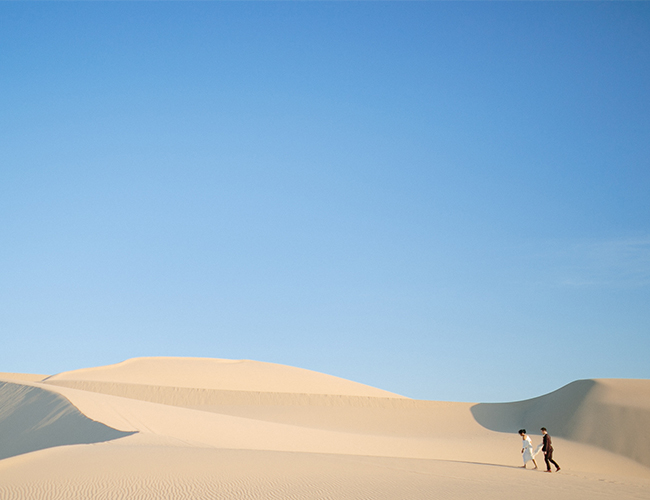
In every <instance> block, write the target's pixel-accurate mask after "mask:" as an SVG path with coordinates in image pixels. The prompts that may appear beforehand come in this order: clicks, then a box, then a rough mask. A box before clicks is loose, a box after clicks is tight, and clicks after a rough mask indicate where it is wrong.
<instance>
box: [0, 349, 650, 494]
mask: <svg viewBox="0 0 650 500" xmlns="http://www.w3.org/2000/svg"><path fill="white" fill-rule="evenodd" d="M18 375H20V374H18ZM648 382H649V381H629V380H587V381H577V382H575V383H573V384H569V385H568V386H566V387H564V388H561V389H559V390H558V391H554V392H553V393H550V394H547V395H545V396H541V397H539V398H533V399H532V400H527V401H519V402H514V403H499V404H472V403H454V402H442V401H419V400H413V399H409V398H405V397H403V396H399V395H395V394H393V393H390V392H387V391H382V390H380V389H376V388H372V387H369V386H365V385H363V384H356V383H354V382H350V381H345V380H343V379H338V378H337V377H331V376H329V375H324V374H318V373H316V372H311V371H309V370H302V369H292V368H291V367H285V366H282V365H273V364H272V363H259V362H252V361H226V360H209V359H205V358H200V359H196V360H194V359H191V358H138V359H136V360H128V361H126V362H123V363H118V364H117V365H110V366H108V367H97V368H90V369H83V370H75V371H72V372H64V373H61V374H57V375H54V376H51V377H47V378H45V379H44V380H42V381H38V380H36V381H26V380H24V378H23V380H22V381H20V379H19V377H18V378H16V379H13V380H5V381H0V444H1V443H3V442H4V440H5V438H7V439H9V440H10V439H14V443H15V444H16V446H14V450H13V451H12V452H11V453H10V454H9V455H8V456H5V457H2V456H0V498H2V499H3V500H5V499H7V500H36V499H48V500H49V499H52V498H66V500H86V499H87V498H102V499H109V500H112V499H120V498H125V497H128V498H134V499H138V500H153V499H159V498H163V497H164V498H169V499H170V500H176V499H181V498H192V499H193V500H195V499H204V498H205V499H215V498H228V499H234V500H239V499H242V500H243V499H249V498H287V499H296V500H303V499H312V498H313V499H316V498H318V499H322V498H336V499H337V500H353V499H354V500H362V499H368V500H370V499H372V500H376V499H380V498H385V499H391V500H392V499H396V498H409V500H425V499H426V500H429V499H430V498H437V497H440V498H450V499H457V500H474V499H475V498H476V497H477V496H481V497H486V498H499V499H509V498H515V497H517V498H519V497H520V496H521V494H522V492H526V493H525V494H526V496H527V497H529V498H533V499H535V500H536V499H538V498H539V499H540V500H541V499H542V498H548V496H549V495H552V496H553V497H554V498H557V499H561V500H582V499H584V500H587V499H589V500H591V499H593V498H601V499H612V500H620V498H639V499H648V500H650V468H648V466H646V465H644V460H646V459H647V455H644V453H647V451H646V450H647V449H648V448H647V447H645V449H644V446H645V445H644V443H645V441H643V439H638V436H637V435H636V434H637V433H636V432H635V428H636V426H639V425H641V426H643V425H646V416H647V415H646V414H647V411H648V409H649V407H650V404H648V395H649V394H650V392H649V387H648V385H647V384H648ZM540 422H541V423H540ZM605 424H607V425H608V429H609V430H608V432H609V434H607V433H606V432H602V430H601V432H600V434H599V436H594V435H593V432H594V430H598V429H602V427H603V426H604V425H605ZM541 425H545V426H546V427H548V428H549V430H550V431H551V434H552V435H553V439H554V444H555V446H556V450H557V455H556V458H557V459H558V461H559V462H560V463H561V464H562V473H560V474H557V475H555V474H554V475H552V476H551V475H547V474H537V473H536V471H535V472H533V471H531V470H528V471H523V470H522V469H521V468H520V467H519V466H520V465H521V454H520V453H519V451H520V448H521V439H520V438H519V436H517V434H516V431H517V429H519V428H520V427H522V426H523V427H527V428H529V430H531V431H534V428H535V427H537V428H539V426H541ZM597 438H599V439H600V440H598V439H597ZM533 440H534V444H538V441H539V437H537V436H533ZM599 447H600V448H599ZM0 449H2V446H0ZM635 453H636V454H635ZM547 476H548V477H547Z"/></svg>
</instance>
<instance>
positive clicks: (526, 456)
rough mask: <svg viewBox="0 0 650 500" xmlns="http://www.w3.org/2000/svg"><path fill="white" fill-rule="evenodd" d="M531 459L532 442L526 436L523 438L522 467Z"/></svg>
mask: <svg viewBox="0 0 650 500" xmlns="http://www.w3.org/2000/svg"><path fill="white" fill-rule="evenodd" d="M533 458H535V453H534V452H533V442H532V441H531V440H530V437H528V436H526V437H525V438H524V465H526V464H527V463H528V462H530V461H531V460H532V459H533Z"/></svg>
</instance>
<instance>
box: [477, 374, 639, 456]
mask: <svg viewBox="0 0 650 500" xmlns="http://www.w3.org/2000/svg"><path fill="white" fill-rule="evenodd" d="M472 414H473V415H474V416H475V417H476V420H477V421H478V422H479V423H480V424H481V425H484V426H485V427H487V428H488V429H492V430H496V431H500V432H511V431H512V430H513V429H518V428H526V429H527V430H528V431H529V433H531V434H539V429H540V428H541V427H543V426H544V427H547V428H549V429H553V434H554V435H555V436H561V437H564V438H567V439H570V440H572V441H577V442H581V443H586V444H591V445H594V446H598V447H600V448H604V449H606V450H609V451H613V452H614V453H618V454H621V455H624V456H627V457H630V458H632V459H633V460H635V461H637V462H639V463H641V464H643V465H645V466H648V467H650V432H649V431H648V429H650V380H621V379H607V380H604V379H599V380H578V381H576V382H573V383H571V384H568V385H566V386H564V387H562V388H561V389H558V390H557V391H555V392H552V393H550V394H547V395H545V396H541V397H538V398H534V399H529V400H526V401H518V402H514V403H496V404H479V405H476V406H474V407H472Z"/></svg>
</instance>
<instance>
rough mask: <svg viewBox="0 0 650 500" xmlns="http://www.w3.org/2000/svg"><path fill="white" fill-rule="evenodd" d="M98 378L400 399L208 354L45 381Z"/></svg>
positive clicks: (288, 368)
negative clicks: (213, 357) (210, 356)
mask: <svg viewBox="0 0 650 500" xmlns="http://www.w3.org/2000/svg"><path fill="white" fill-rule="evenodd" d="M64 380H65V381H78V380H82V381H99V382H111V383H129V384H143V385H155V386H164V387H189V388H192V389H195V388H199V389H216V390H219V389H221V390H231V391H259V392H283V393H308V394H336V395H344V396H375V397H393V398H403V397H404V396H400V395H398V394H393V393H390V392H388V391H384V390H381V389H376V388H374V387H370V386H367V385H364V384H359V383H358V382H352V381H351V380H345V379H342V378H339V377H334V376H332V375H326V374H324V373H318V372H314V371H311V370H305V369H303V368H295V367H293V366H286V365H279V364H275V363H264V362H261V361H249V360H229V359H212V358H134V359H129V360H127V361H124V362H122V363H118V364H115V365H109V366H100V367H97V368H86V369H82V370H75V371H71V372H65V373H60V374H58V375H54V376H52V377H48V378H47V379H46V382H49V383H52V382H57V381H64Z"/></svg>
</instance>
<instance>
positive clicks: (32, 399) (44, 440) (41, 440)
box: [0, 381, 132, 459]
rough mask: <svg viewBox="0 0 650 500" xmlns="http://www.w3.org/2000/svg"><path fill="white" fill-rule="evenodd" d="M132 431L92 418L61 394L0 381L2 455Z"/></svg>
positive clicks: (105, 439)
mask: <svg viewBox="0 0 650 500" xmlns="http://www.w3.org/2000/svg"><path fill="white" fill-rule="evenodd" d="M130 434H132V433H130V432H121V431H118V430H116V429H112V428H110V427H108V426H106V425H104V424H103V423H101V422H96V421H94V420H91V419H89V418H88V417H86V416H85V415H84V414H83V413H81V412H80V411H79V410H78V409H77V408H76V407H75V406H74V405H72V403H70V401H69V400H68V399H66V398H65V397H63V396H61V395H59V394H56V393H53V392H51V391H48V390H45V389H41V388H39V387H33V386H29V385H25V384H19V383H12V382H3V381H0V443H1V445H0V459H4V458H8V457H12V456H16V455H21V454H24V453H29V452H32V451H36V450H42V449H45V448H51V447H55V446H63V445H71V444H89V443H99V442H103V441H109V440H113V439H118V438H121V437H125V436H128V435H130Z"/></svg>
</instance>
